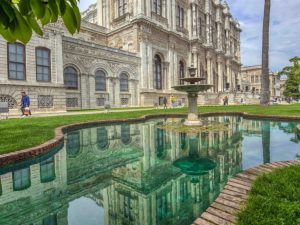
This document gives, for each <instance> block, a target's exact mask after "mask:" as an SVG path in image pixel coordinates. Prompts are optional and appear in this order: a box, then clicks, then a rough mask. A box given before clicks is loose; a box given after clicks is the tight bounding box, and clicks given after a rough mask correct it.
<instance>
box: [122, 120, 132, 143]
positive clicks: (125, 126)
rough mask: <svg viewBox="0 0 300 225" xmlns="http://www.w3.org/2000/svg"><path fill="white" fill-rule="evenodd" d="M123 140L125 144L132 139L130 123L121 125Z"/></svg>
mask: <svg viewBox="0 0 300 225" xmlns="http://www.w3.org/2000/svg"><path fill="white" fill-rule="evenodd" d="M121 141H122V143H123V144H125V145H127V144H129V143H130V141H131V137H130V125H129V124H122V125H121Z"/></svg>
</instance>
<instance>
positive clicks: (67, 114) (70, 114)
mask: <svg viewBox="0 0 300 225" xmlns="http://www.w3.org/2000/svg"><path fill="white" fill-rule="evenodd" d="M152 109H155V108H136V109H128V108H126V109H117V110H114V109H112V110H110V111H109V113H113V112H134V111H147V110H152ZM160 109H162V108H160ZM99 113H107V111H106V110H90V111H84V110H83V111H71V112H54V113H52V112H49V113H33V115H32V117H49V116H73V115H92V114H99ZM20 114H21V113H12V114H9V117H8V118H9V119H12V118H20Z"/></svg>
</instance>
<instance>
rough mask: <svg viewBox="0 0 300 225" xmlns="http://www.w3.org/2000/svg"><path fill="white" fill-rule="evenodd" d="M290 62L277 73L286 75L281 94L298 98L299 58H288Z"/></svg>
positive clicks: (299, 80) (299, 95)
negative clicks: (289, 64)
mask: <svg viewBox="0 0 300 225" xmlns="http://www.w3.org/2000/svg"><path fill="white" fill-rule="evenodd" d="M290 62H291V63H292V64H293V65H292V66H286V67H284V68H283V69H282V71H280V72H279V73H278V74H279V75H285V76H287V81H286V83H285V90H284V92H283V94H284V95H285V96H287V97H294V98H300V90H299V84H300V58H299V57H294V58H292V59H290Z"/></svg>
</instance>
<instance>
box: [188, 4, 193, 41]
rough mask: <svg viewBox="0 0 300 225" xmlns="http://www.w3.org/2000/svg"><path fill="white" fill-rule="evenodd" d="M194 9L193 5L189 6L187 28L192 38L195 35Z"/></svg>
mask: <svg viewBox="0 0 300 225" xmlns="http://www.w3.org/2000/svg"><path fill="white" fill-rule="evenodd" d="M192 14H193V12H192V10H191V7H188V10H187V29H188V31H189V37H190V38H192V36H193V18H192Z"/></svg>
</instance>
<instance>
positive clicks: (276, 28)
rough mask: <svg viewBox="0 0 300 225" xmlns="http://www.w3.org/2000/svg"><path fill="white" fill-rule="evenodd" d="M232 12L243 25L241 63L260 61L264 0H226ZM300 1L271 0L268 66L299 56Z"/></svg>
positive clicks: (277, 65) (280, 65) (272, 67)
mask: <svg viewBox="0 0 300 225" xmlns="http://www.w3.org/2000/svg"><path fill="white" fill-rule="evenodd" d="M228 4H229V6H230V8H231V12H232V14H233V16H234V17H237V19H238V20H239V21H240V24H241V27H242V30H243V32H242V34H241V49H242V63H243V64H244V65H253V64H261V43H262V22H263V7H264V1H263V0H251V1H249V0H228ZM299 10H300V1H295V0H285V1H282V0H272V1H271V23H270V68H271V69H272V70H274V71H277V70H279V69H281V68H282V67H284V66H286V65H288V64H289V61H288V60H289V59H290V58H292V57H294V56H296V55H298V56H300V42H299V37H300V17H299Z"/></svg>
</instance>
